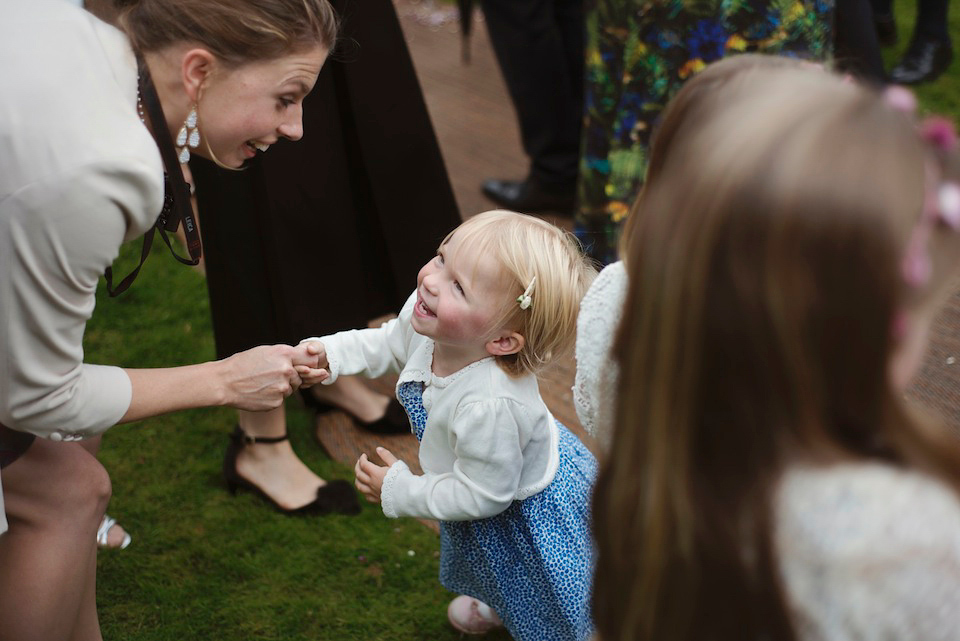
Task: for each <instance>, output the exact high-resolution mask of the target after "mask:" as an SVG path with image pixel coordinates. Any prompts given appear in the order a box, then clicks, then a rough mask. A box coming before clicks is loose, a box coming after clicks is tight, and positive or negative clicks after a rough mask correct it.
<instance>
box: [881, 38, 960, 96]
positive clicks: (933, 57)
mask: <svg viewBox="0 0 960 641" xmlns="http://www.w3.org/2000/svg"><path fill="white" fill-rule="evenodd" d="M952 60H953V47H951V46H950V43H949V42H945V41H943V40H931V39H929V38H923V37H914V39H913V41H912V42H911V43H910V46H909V47H908V48H907V52H906V53H905V54H903V59H902V60H900V64H898V65H897V66H896V67H894V68H893V71H891V72H890V81H891V82H894V83H896V84H899V85H916V84H919V83H921V82H929V81H931V80H934V79H936V78H937V77H938V76H939V75H940V74H942V73H943V72H944V71H946V69H947V67H949V66H950V62H951V61H952Z"/></svg>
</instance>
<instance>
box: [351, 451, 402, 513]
mask: <svg viewBox="0 0 960 641" xmlns="http://www.w3.org/2000/svg"><path fill="white" fill-rule="evenodd" d="M377 454H379V455H380V460H382V461H383V462H384V463H386V464H387V465H386V467H384V466H382V465H377V464H376V463H372V462H371V461H370V459H368V458H367V455H366V454H361V455H360V458H359V459H357V464H356V465H355V466H354V468H353V470H354V472H356V474H357V480H356V483H355V485H356V486H357V489H358V490H360V493H361V494H363V496H364V497H366V499H367V500H368V501H370V502H371V503H379V502H380V490H381V489H382V488H383V478H384V477H385V476H386V475H387V470H389V469H390V466H391V465H393V464H394V463H396V462H397V457H396V456H394V455H393V453H392V452H391V451H390V450H388V449H386V448H383V447H378V448H377Z"/></svg>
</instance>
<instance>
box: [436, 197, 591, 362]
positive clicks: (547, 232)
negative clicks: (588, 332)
mask: <svg viewBox="0 0 960 641" xmlns="http://www.w3.org/2000/svg"><path fill="white" fill-rule="evenodd" d="M454 234H456V235H457V238H458V239H459V242H460V243H464V244H466V245H469V246H471V247H474V248H476V250H477V252H478V254H479V255H482V256H484V255H485V256H491V257H493V258H494V259H495V260H496V261H497V263H498V264H499V265H500V269H501V277H502V283H503V301H502V302H499V301H498V302H496V303H494V304H497V305H498V306H499V307H500V310H499V314H498V315H497V316H496V317H495V319H496V320H495V324H496V325H497V326H498V327H507V328H509V329H511V330H512V331H515V332H517V333H519V334H520V335H522V336H523V337H524V345H523V348H522V349H521V350H520V351H519V352H517V353H516V354H510V355H508V356H498V357H497V363H498V364H499V365H500V367H502V368H503V369H504V370H505V371H506V372H507V373H508V374H510V375H512V376H521V375H523V374H527V373H531V374H536V373H537V372H538V371H540V370H541V369H542V368H543V367H544V366H546V365H547V364H548V363H550V362H551V361H552V360H553V359H554V358H555V357H557V356H558V355H561V354H564V353H567V352H569V350H570V349H571V348H572V347H573V341H574V338H575V336H576V327H577V314H578V313H579V311H580V301H581V299H582V298H583V296H584V294H586V292H587V288H588V287H589V286H590V283H591V282H592V281H593V277H594V276H595V275H596V269H595V268H594V266H593V264H592V263H591V262H590V261H589V260H588V259H587V258H586V257H584V255H583V252H582V251H581V249H580V244H579V243H578V242H577V240H576V238H574V237H573V235H572V234H570V233H568V232H566V231H564V230H562V229H560V228H559V227H557V226H556V225H551V224H550V223H548V222H546V221H544V220H541V219H539V218H535V217H533V216H527V215H524V214H518V213H516V212H512V211H504V210H493V211H488V212H484V213H482V214H477V215H476V216H473V217H472V218H469V219H467V220H466V221H464V222H463V223H462V224H461V225H460V226H459V227H457V228H456V229H454V230H453V231H452V232H450V233H449V234H448V235H447V237H446V238H444V240H443V243H441V246H443V245H445V244H446V243H447V242H448V241H449V240H450V239H451V238H452V237H453V235H454ZM534 277H536V279H537V281H536V283H535V284H534V286H533V289H532V290H531V293H530V299H531V304H530V307H528V308H527V309H521V307H520V303H519V302H518V300H517V298H518V297H519V296H520V295H521V294H523V292H524V291H525V290H526V289H527V287H528V286H529V285H530V282H531V281H532V280H533V278H534Z"/></svg>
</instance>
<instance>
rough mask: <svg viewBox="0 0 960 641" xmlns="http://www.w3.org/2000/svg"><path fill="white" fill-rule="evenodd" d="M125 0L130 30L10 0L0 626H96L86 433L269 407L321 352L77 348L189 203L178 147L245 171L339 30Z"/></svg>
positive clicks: (318, 0) (94, 632)
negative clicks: (124, 253) (133, 357)
mask: <svg viewBox="0 0 960 641" xmlns="http://www.w3.org/2000/svg"><path fill="white" fill-rule="evenodd" d="M126 4H127V6H126V7H125V9H124V12H123V14H122V24H123V25H124V27H125V29H126V34H124V33H122V32H120V31H118V30H116V29H114V28H112V27H110V26H108V25H107V24H105V23H103V22H101V21H99V20H97V19H96V18H94V17H93V16H92V15H90V14H88V13H86V12H84V11H82V10H80V9H78V8H77V7H75V6H72V5H71V4H69V3H66V2H62V1H61V0H31V2H19V1H18V0H0V14H2V15H3V16H4V25H5V27H6V28H7V29H9V33H8V34H7V36H6V37H5V38H3V40H2V42H0V59H3V60H14V59H16V60H18V61H19V62H18V64H17V65H4V66H3V68H2V70H0V84H2V86H4V87H16V88H17V91H16V92H15V94H11V95H10V96H8V97H6V99H5V100H4V101H3V102H2V104H0V139H3V140H5V141H7V143H8V144H5V145H3V148H2V150H0V273H2V274H3V275H4V277H3V279H2V280H0V309H2V310H3V313H2V314H0V361H2V362H3V363H4V364H5V368H4V370H3V372H2V374H0V423H2V424H0V467H2V469H3V472H2V474H3V501H4V508H5V509H4V516H5V517H6V518H5V519H3V518H0V533H2V532H5V533H3V534H2V536H0V630H3V638H4V639H10V640H12V641H24V640H28V639H29V640H32V639H69V640H73V641H98V640H99V639H100V638H101V635H100V629H99V623H98V620H97V613H96V593H95V583H96V582H95V568H96V542H95V534H96V532H97V528H98V526H99V525H100V522H101V519H102V517H103V513H104V507H105V505H106V502H107V500H108V499H109V496H110V479H109V477H108V476H107V473H106V471H105V470H104V469H103V467H102V466H101V465H100V464H99V463H98V462H97V460H96V459H95V458H94V457H93V456H92V455H91V454H90V453H89V452H88V451H87V450H86V449H85V448H84V447H82V445H81V444H80V443H76V442H74V441H79V440H83V439H92V438H96V437H97V436H99V435H100V434H102V433H103V432H104V431H105V430H107V429H108V428H110V427H111V426H113V425H115V424H117V423H121V422H127V421H134V420H138V419H142V418H146V417H149V416H154V415H157V414H162V413H166V412H171V411H174V410H179V409H185V408H192V407H202V406H208V405H230V406H233V407H237V408H242V409H246V410H267V409H273V408H276V407H278V406H279V405H281V404H282V402H283V399H284V398H285V397H286V396H288V395H289V394H290V393H292V392H293V391H294V390H295V389H297V388H298V387H299V385H300V383H301V380H300V377H299V375H298V374H297V372H296V370H295V369H294V366H295V365H306V364H313V363H314V362H315V361H316V358H315V357H312V356H310V355H309V354H308V353H307V352H306V350H302V349H295V348H291V347H289V346H286V345H274V346H269V347H257V348H254V349H251V350H248V351H246V352H243V353H239V354H236V355H234V356H233V357H231V358H230V359H226V360H223V361H217V362H210V363H203V364H200V365H191V366H186V367H178V368H168V369H156V370H137V369H122V368H119V367H111V366H103V365H91V364H86V363H84V362H83V356H84V355H83V348H82V339H83V334H84V329H85V327H86V322H87V320H88V319H89V317H90V315H91V313H92V311H93V306H94V300H95V292H96V288H97V284H98V281H99V278H100V275H101V274H103V273H104V271H105V270H106V269H107V268H108V267H109V265H110V263H111V262H112V260H113V259H114V258H115V257H116V256H117V253H118V251H119V247H120V245H121V244H122V243H123V242H124V241H127V240H132V239H134V238H136V237H138V236H140V235H144V234H145V233H146V234H152V232H153V229H154V226H155V224H158V223H159V221H164V222H165V221H166V220H167V219H168V217H170V215H171V214H173V213H174V212H176V211H177V209H176V208H177V207H183V206H185V204H186V203H185V202H184V201H185V199H181V198H180V196H178V193H179V194H184V193H185V191H184V190H183V184H182V181H181V180H180V178H179V177H180V175H181V172H180V166H179V164H178V163H177V160H178V158H179V159H181V160H182V159H183V158H184V157H185V156H188V155H189V154H190V153H191V152H193V153H195V154H197V155H199V156H207V157H210V158H219V159H220V161H221V162H222V163H223V164H224V165H226V166H230V167H239V166H240V165H242V164H243V162H244V161H245V159H246V158H247V157H249V156H250V155H252V154H253V153H254V152H253V150H252V149H251V145H254V146H257V147H260V148H267V147H268V146H269V145H270V144H271V143H273V142H274V141H276V140H278V139H280V138H289V139H297V138H299V137H300V136H301V135H302V131H303V127H302V122H301V118H302V115H301V103H302V101H303V98H304V95H305V94H306V93H307V91H309V89H310V87H312V86H313V83H314V82H315V80H316V77H317V74H318V73H319V71H320V68H321V66H322V64H323V61H324V58H325V55H326V52H327V51H328V50H329V49H330V47H331V46H332V44H333V42H334V39H335V37H336V29H337V21H336V18H335V15H334V12H333V10H332V8H331V7H330V5H329V4H328V3H327V1H326V0H257V1H253V0H231V1H229V2H227V1H226V0H140V1H139V2H135V3H133V4H130V3H126ZM64 96H69V100H65V99H64ZM177 148H178V149H177ZM165 175H166V176H167V177H169V180H165ZM165 192H166V193H165ZM146 242H148V241H145V243H146ZM130 282H132V277H130V278H127V279H125V280H124V281H123V283H121V285H122V286H126V285H129V283H130Z"/></svg>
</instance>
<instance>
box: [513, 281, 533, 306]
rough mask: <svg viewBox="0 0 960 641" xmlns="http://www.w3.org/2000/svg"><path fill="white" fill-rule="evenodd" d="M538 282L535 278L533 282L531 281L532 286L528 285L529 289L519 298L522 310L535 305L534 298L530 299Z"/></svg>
mask: <svg viewBox="0 0 960 641" xmlns="http://www.w3.org/2000/svg"><path fill="white" fill-rule="evenodd" d="M536 282H537V277H536V276H534V277H533V280H531V281H530V284H529V285H527V288H526V289H525V290H523V293H522V294H520V295H519V296H517V302H518V303H520V309H527V308H528V307H530V305H531V304H533V298H531V297H530V294H531V293H532V292H533V286H534V284H535V283H536Z"/></svg>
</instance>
